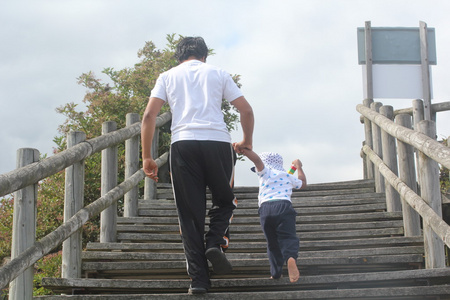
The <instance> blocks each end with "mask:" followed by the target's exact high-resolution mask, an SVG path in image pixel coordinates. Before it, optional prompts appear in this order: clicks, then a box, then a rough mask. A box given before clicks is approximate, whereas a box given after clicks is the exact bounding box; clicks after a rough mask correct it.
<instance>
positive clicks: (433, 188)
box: [357, 99, 450, 268]
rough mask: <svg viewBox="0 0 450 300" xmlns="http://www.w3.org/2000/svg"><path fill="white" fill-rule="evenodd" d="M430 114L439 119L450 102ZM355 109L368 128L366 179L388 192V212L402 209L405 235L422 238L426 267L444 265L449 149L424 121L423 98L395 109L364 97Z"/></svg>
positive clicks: (449, 229)
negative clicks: (443, 185) (444, 172)
mask: <svg viewBox="0 0 450 300" xmlns="http://www.w3.org/2000/svg"><path fill="white" fill-rule="evenodd" d="M431 110H432V119H434V120H436V113H437V112H440V111H446V110H450V102H445V103H439V104H437V105H432V108H431ZM357 111H358V112H360V113H361V114H362V116H363V123H364V125H365V141H364V145H363V148H362V152H363V158H364V166H365V177H366V178H373V179H375V188H376V191H377V192H380V193H381V192H384V193H386V203H387V209H388V211H402V213H403V222H404V229H405V235H406V236H418V235H421V234H423V237H424V245H425V266H426V268H440V267H445V265H446V262H445V248H444V244H445V245H447V247H450V226H449V225H448V224H447V223H446V222H445V221H444V220H443V219H442V199H441V191H440V182H439V164H440V165H442V166H443V167H445V168H450V148H449V147H447V146H446V145H443V144H441V143H439V142H438V141H436V123H435V122H434V121H430V120H424V114H423V111H424V108H423V101H422V100H414V101H413V106H412V108H409V109H403V110H398V111H394V110H393V108H392V106H383V105H382V104H381V103H378V102H373V101H372V100H367V99H366V100H365V101H364V104H359V105H358V106H357ZM412 128H414V130H413V129H412ZM419 194H420V196H419ZM419 215H420V216H421V217H422V220H423V222H422V224H421V223H420V217H419Z"/></svg>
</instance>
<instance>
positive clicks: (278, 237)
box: [242, 149, 306, 282]
mask: <svg viewBox="0 0 450 300" xmlns="http://www.w3.org/2000/svg"><path fill="white" fill-rule="evenodd" d="M242 154H244V155H245V156H247V157H248V159H250V160H251V161H252V162H253V163H254V164H255V168H256V174H257V175H258V177H259V194H258V206H259V209H258V213H259V217H260V222H261V227H262V230H263V232H264V236H265V238H266V241H267V255H268V257H269V262H270V274H271V275H272V277H271V278H273V279H278V278H280V277H281V273H282V270H283V266H284V264H285V263H286V264H287V269H288V274H289V280H290V281H291V282H296V281H297V280H298V279H299V277H300V272H299V270H298V267H297V257H298V250H299V239H298V237H297V234H296V228H295V224H296V222H295V217H296V215H297V213H296V212H295V210H294V208H293V207H292V202H291V194H292V189H302V188H304V187H306V176H305V173H304V172H303V170H302V163H301V161H300V160H298V159H296V160H294V161H293V162H292V165H293V166H294V167H295V168H297V176H294V175H291V174H288V173H287V172H286V171H285V170H284V168H283V158H282V157H281V155H280V154H278V153H274V152H263V153H261V154H260V155H258V154H256V153H255V152H253V151H252V150H249V149H243V150H242ZM255 168H252V170H253V171H254V169H255Z"/></svg>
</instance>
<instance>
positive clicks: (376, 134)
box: [370, 102, 385, 193]
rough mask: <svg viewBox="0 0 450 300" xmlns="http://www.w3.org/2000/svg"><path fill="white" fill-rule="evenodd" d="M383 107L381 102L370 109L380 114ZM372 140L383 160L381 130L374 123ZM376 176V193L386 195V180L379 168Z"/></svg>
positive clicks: (374, 103)
mask: <svg viewBox="0 0 450 300" xmlns="http://www.w3.org/2000/svg"><path fill="white" fill-rule="evenodd" d="M381 106H383V104H382V103H380V102H373V103H372V104H370V108H371V109H372V110H373V111H376V112H380V107H381ZM372 140H373V151H374V152H375V153H376V154H377V155H378V156H379V157H380V158H381V159H382V158H383V151H382V146H381V129H380V127H379V126H378V125H377V124H375V123H374V122H372ZM374 175H375V191H376V192H377V193H384V191H385V187H384V178H383V176H382V175H381V174H380V171H379V170H378V169H377V168H375V169H374Z"/></svg>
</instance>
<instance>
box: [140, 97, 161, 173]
mask: <svg viewBox="0 0 450 300" xmlns="http://www.w3.org/2000/svg"><path fill="white" fill-rule="evenodd" d="M163 105H164V100H162V99H159V98H155V97H151V98H150V100H149V101H148V104H147V107H146V108H145V111H144V115H143V117H142V126H141V146H142V165H143V169H144V173H145V175H147V176H148V177H150V178H151V179H153V180H155V181H158V166H157V165H156V162H155V161H154V159H153V157H152V151H151V149H152V142H153V136H154V134H155V126H156V125H155V124H156V117H157V116H158V113H159V112H160V111H161V107H162V106H163Z"/></svg>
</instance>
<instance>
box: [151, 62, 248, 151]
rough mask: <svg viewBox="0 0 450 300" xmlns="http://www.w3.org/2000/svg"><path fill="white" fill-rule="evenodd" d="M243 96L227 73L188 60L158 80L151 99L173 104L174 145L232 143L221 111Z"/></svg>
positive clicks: (163, 74)
mask: <svg viewBox="0 0 450 300" xmlns="http://www.w3.org/2000/svg"><path fill="white" fill-rule="evenodd" d="M242 95H243V94H242V92H241V90H240V89H239V88H238V86H237V85H236V83H235V82H234V81H233V79H232V77H231V75H230V74H229V73H227V72H225V71H224V70H222V69H220V68H217V67H215V66H212V65H208V64H206V63H203V62H201V61H199V60H188V61H185V62H183V63H181V64H180V65H178V66H176V67H174V68H172V69H170V70H169V71H166V72H164V73H162V74H160V76H159V77H158V80H157V81H156V83H155V86H154V88H153V90H152V92H151V96H150V97H156V98H159V99H162V100H164V101H166V102H168V103H169V106H170V109H171V111H172V126H171V131H172V143H174V142H177V141H181V140H212V141H219V142H228V143H230V142H231V136H230V133H229V132H228V130H227V127H226V124H225V121H224V119H223V113H222V110H221V107H222V99H226V100H227V101H229V102H232V101H233V100H236V99H237V98H239V97H241V96H242Z"/></svg>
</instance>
